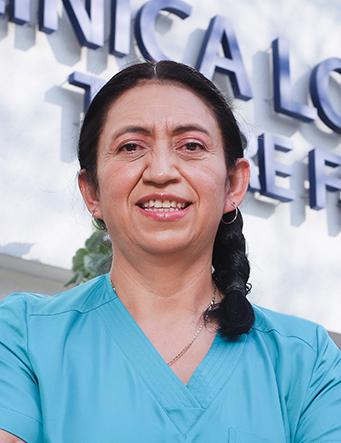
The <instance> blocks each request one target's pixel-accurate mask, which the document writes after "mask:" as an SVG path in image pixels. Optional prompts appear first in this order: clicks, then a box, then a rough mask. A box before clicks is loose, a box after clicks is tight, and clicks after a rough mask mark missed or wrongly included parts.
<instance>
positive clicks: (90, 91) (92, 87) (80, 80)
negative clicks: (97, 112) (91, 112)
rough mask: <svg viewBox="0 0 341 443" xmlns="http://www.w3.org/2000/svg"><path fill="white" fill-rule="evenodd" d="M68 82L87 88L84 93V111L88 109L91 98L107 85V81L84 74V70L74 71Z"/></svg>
mask: <svg viewBox="0 0 341 443" xmlns="http://www.w3.org/2000/svg"><path fill="white" fill-rule="evenodd" d="M68 82H69V83H70V84H71V85H75V86H79V87H80V88H82V89H84V90H85V95H84V107H83V108H84V112H86V111H87V109H88V107H89V105H90V103H91V100H92V99H93V98H94V97H95V95H96V94H97V92H98V91H99V90H100V89H101V88H102V86H104V85H105V83H106V81H105V80H103V79H101V78H99V77H95V76H94V75H90V74H83V73H82V72H73V73H72V74H70V75H69V77H68Z"/></svg>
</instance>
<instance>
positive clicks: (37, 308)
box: [0, 275, 115, 443]
mask: <svg viewBox="0 0 341 443" xmlns="http://www.w3.org/2000/svg"><path fill="white" fill-rule="evenodd" d="M107 280H108V279H107V277H106V275H101V276H98V277H96V278H93V279H91V280H89V281H87V282H85V283H81V284H79V285H78V286H75V287H73V288H69V289H66V290H64V291H61V292H58V293H56V294H53V295H47V294H39V293H33V292H14V293H12V294H9V295H7V296H5V297H4V298H3V299H1V300H0V322H1V321H2V320H4V318H5V317H6V314H8V315H9V313H11V314H15V316H16V317H18V316H22V315H23V314H25V315H53V314H59V313H61V312H66V311H79V312H84V311H86V310H89V309H91V308H94V307H96V305H97V304H98V303H101V302H103V299H108V298H110V297H111V298H113V297H114V295H115V294H114V292H113V291H110V288H108V284H107ZM108 289H109V290H108ZM0 443H1V442H0Z"/></svg>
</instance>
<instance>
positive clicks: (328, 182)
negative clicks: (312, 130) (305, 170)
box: [309, 149, 341, 209]
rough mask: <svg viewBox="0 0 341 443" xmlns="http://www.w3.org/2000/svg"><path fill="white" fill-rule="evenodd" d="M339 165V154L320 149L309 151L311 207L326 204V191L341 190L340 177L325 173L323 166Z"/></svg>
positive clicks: (340, 163) (319, 207) (340, 164)
mask: <svg viewBox="0 0 341 443" xmlns="http://www.w3.org/2000/svg"><path fill="white" fill-rule="evenodd" d="M326 166H331V167H332V168H336V167H338V166H339V167H341V156H340V155H337V154H332V153H331V152H327V151H324V150H322V149H312V150H311V151H309V183H310V188H309V200H310V207H311V208H312V209H323V208H324V207H325V206H326V189H327V191H339V192H340V191H341V178H338V177H336V176H332V175H327V174H326V173H325V167H326Z"/></svg>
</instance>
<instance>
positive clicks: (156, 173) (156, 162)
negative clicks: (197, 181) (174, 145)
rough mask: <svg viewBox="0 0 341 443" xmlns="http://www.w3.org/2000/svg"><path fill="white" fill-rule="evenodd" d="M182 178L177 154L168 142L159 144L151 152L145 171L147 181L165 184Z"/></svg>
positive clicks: (144, 177) (144, 175)
mask: <svg viewBox="0 0 341 443" xmlns="http://www.w3.org/2000/svg"><path fill="white" fill-rule="evenodd" d="M179 178H180V172H179V169H178V164H177V158H176V155H175V154H174V153H173V152H172V150H171V149H169V147H168V146H167V145H166V144H159V145H158V146H157V147H156V148H155V149H153V150H152V151H151V152H150V155H149V156H148V158H147V164H146V167H145V169H144V172H143V180H144V181H145V182H150V183H154V184H157V185H164V184H166V183H168V182H176V181H178V180H179Z"/></svg>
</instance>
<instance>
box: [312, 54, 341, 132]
mask: <svg viewBox="0 0 341 443" xmlns="http://www.w3.org/2000/svg"><path fill="white" fill-rule="evenodd" d="M333 71H335V72H337V73H339V74H341V58H328V59H327V60H324V61H323V62H321V63H319V64H318V65H317V66H316V67H315V68H314V69H313V72H312V73H311V77H310V94H311V98H312V100H313V103H314V105H315V106H316V107H317V112H318V115H319V117H320V119H321V120H322V121H323V122H324V123H325V124H326V125H327V126H329V128H331V129H333V131H335V132H338V133H341V114H338V113H337V112H336V111H335V109H334V108H333V105H332V104H331V102H330V100H329V97H328V89H329V88H328V86H329V76H330V74H331V72H333Z"/></svg>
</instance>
